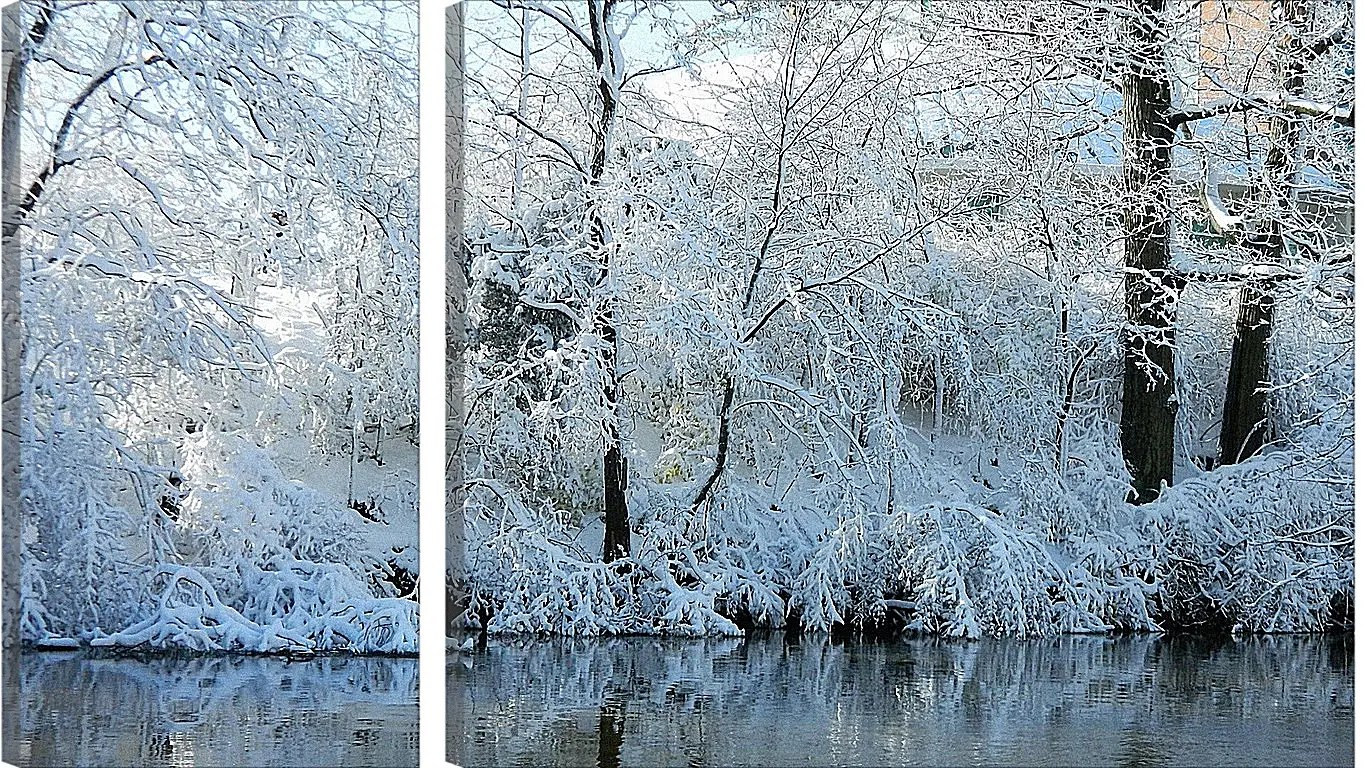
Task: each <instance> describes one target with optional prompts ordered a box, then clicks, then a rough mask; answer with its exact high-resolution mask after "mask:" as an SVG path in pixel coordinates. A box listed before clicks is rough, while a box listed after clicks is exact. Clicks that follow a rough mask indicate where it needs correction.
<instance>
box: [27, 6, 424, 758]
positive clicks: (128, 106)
mask: <svg viewBox="0 0 1365 768" xmlns="http://www.w3.org/2000/svg"><path fill="white" fill-rule="evenodd" d="M417 29H418V12H417V4H416V3H415V2H407V3H405V2H379V1H371V2H363V1H357V2H308V1H307V0H297V1H296V2H264V1H263V2H214V1H212V0H209V1H208V2H135V1H134V0H126V1H124V2H97V3H91V2H53V1H50V0H20V2H18V3H14V4H10V5H8V6H6V7H5V9H4V67H5V69H4V78H3V82H4V124H3V155H4V157H3V161H4V163H3V169H4V189H3V192H4V195H3V249H4V250H3V261H2V264H3V284H2V285H3V299H4V307H3V309H4V321H5V323H4V338H3V342H4V344H3V350H4V352H3V354H4V382H3V384H4V386H3V404H4V408H3V426H4V431H3V436H4V437H3V445H2V446H0V448H3V451H2V452H0V457H2V458H3V464H4V473H3V479H4V485H3V489H4V508H3V521H4V562H3V579H4V600H3V607H4V646H5V654H4V657H3V660H2V661H3V664H2V665H0V668H2V669H3V675H4V683H5V685H4V692H5V701H4V705H5V706H4V719H5V722H4V732H3V734H2V735H3V752H4V754H3V758H4V760H5V762H8V763H12V764H16V765H20V766H39V765H42V766H55V765H103V766H114V765H177V766H236V765H242V766H255V765H271V766H304V765H309V766H311V765H327V766H351V765H355V766H360V765H382V766H402V765H416V764H417V757H418V755H417V727H418V726H417V720H418V717H417V659H416V653H417V645H418V642H417V626H418V608H417V579H418V556H417V539H418V526H417V460H418V449H417V442H418V440H417V415H418V413H417V402H418V386H417V377H418V365H417V362H418V361H417V358H418V355H417V348H418V324H417V291H418V250H417V240H418V238H417V231H418V205H417V198H418V183H417V180H418V170H417V161H418V158H417V82H418V74H417Z"/></svg>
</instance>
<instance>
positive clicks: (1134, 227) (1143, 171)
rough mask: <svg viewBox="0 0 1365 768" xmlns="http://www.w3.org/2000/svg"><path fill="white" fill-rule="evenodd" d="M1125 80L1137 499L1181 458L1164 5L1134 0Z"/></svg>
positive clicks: (1126, 384) (1128, 330) (1129, 457)
mask: <svg viewBox="0 0 1365 768" xmlns="http://www.w3.org/2000/svg"><path fill="white" fill-rule="evenodd" d="M1134 9H1135V10H1136V11H1137V13H1136V14H1135V15H1134V16H1133V17H1131V18H1129V19H1128V20H1127V21H1126V22H1125V23H1126V24H1127V35H1128V41H1129V44H1130V49H1129V51H1128V53H1129V56H1130V57H1131V64H1130V65H1129V67H1128V69H1127V71H1126V72H1124V74H1123V79H1122V86H1123V88H1122V90H1123V191H1124V210H1123V235H1124V248H1123V250H1124V267H1125V269H1124V276H1123V289H1124V291H1123V292H1124V309H1125V319H1126V321H1127V322H1126V324H1125V330H1124V339H1123V405H1122V412H1121V414H1120V417H1119V442H1120V444H1121V447H1122V449H1123V460H1124V462H1125V463H1126V464H1127V466H1128V470H1129V471H1130V472H1131V473H1132V475H1133V493H1132V496H1131V500H1132V501H1135V502H1136V503H1139V504H1141V503H1146V502H1148V501H1151V500H1153V499H1155V498H1156V497H1157V494H1158V493H1159V492H1160V489H1161V486H1162V484H1166V485H1169V484H1170V483H1171V478H1172V470H1173V466H1174V458H1175V454H1174V451H1175V414H1176V408H1177V404H1176V400H1175V362H1174V360H1175V355H1174V353H1175V328H1174V324H1173V316H1174V312H1175V300H1176V282H1175V276H1174V275H1173V274H1172V272H1171V268H1170V245H1169V231H1170V220H1169V217H1170V199H1171V146H1172V144H1173V143H1174V139H1175V128H1174V125H1173V123H1172V122H1171V121H1170V120H1169V119H1168V115H1169V114H1170V112H1171V106H1172V105H1171V84H1170V80H1169V77H1168V76H1167V74H1166V71H1165V64H1164V62H1163V60H1162V38H1163V31H1164V30H1163V23H1162V19H1161V16H1162V12H1163V11H1164V9H1165V0H1136V2H1135V8H1134Z"/></svg>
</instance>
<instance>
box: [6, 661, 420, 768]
mask: <svg viewBox="0 0 1365 768" xmlns="http://www.w3.org/2000/svg"><path fill="white" fill-rule="evenodd" d="M19 673H20V688H19V719H20V723H19V728H20V742H19V758H20V761H21V765H23V766H224V765H233V766H267V765H268V766H337V767H338V768H340V767H341V766H357V767H360V766H386V767H388V766H416V765H417V659H415V658H393V657H376V656H353V657H343V656H328V657H319V658H312V659H306V660H287V659H282V658H274V657H262V656H228V655H212V656H152V657H146V658H128V657H124V658H92V657H89V656H87V655H85V654H82V653H69V652H25V653H23V654H22V655H21V656H20V664H19ZM7 752H8V750H7Z"/></svg>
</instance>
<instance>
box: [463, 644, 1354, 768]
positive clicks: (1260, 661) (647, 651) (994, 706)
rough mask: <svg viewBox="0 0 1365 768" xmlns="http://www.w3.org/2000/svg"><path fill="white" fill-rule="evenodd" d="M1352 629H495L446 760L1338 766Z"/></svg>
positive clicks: (1350, 692) (1345, 743) (466, 670)
mask: <svg viewBox="0 0 1365 768" xmlns="http://www.w3.org/2000/svg"><path fill="white" fill-rule="evenodd" d="M1352 675H1353V658H1352V654H1351V646H1350V639H1349V638H1324V637H1316V638H1310V637H1273V638H1253V639H1247V640H1240V641H1234V640H1231V639H1226V640H1224V639H1207V638H1205V639H1200V638H1160V637H1151V636H1148V637H1125V638H1103V637H1064V638H1058V639H1053V640H1044V641H1007V640H1000V641H989V640H988V641H981V642H974V643H969V642H947V641H938V640H933V639H923V640H915V641H912V642H907V643H894V644H856V643H850V644H831V643H827V642H818V641H811V640H806V641H804V642H799V643H789V642H786V641H784V640H783V639H782V638H763V639H748V640H726V641H706V642H682V641H677V642H668V641H661V640H656V639H642V638H631V639H614V640H602V641H583V640H578V641H573V640H557V641H543V640H542V641H530V640H528V641H523V642H507V641H498V640H493V641H490V643H489V645H488V647H487V648H486V649H482V650H478V651H476V652H475V653H472V654H459V653H457V654H454V655H453V656H452V657H451V660H450V662H449V663H448V666H447V677H448V685H449V688H448V690H447V708H448V713H449V717H450V734H449V744H448V746H449V753H450V757H451V758H452V759H453V760H454V761H455V762H457V763H459V764H462V765H466V766H492V765H499V766H506V765H527V766H531V765H597V766H602V767H603V768H616V767H618V766H622V765H636V766H640V765H1002V764H1003V765H1252V764H1255V765H1319V766H1320V765H1349V764H1351V762H1352V754H1353V752H1352V747H1353V738H1354V730H1353V723H1352V717H1353V709H1354V702H1353V699H1354V684H1353V679H1352Z"/></svg>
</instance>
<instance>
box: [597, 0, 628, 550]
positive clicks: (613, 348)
mask: <svg viewBox="0 0 1365 768" xmlns="http://www.w3.org/2000/svg"><path fill="white" fill-rule="evenodd" d="M613 4H614V3H613V0H588V27H589V30H590V32H591V35H592V47H593V52H592V53H593V60H594V63H595V64H596V65H597V71H598V72H600V73H601V76H600V77H599V79H598V82H597V91H598V96H599V98H600V100H601V103H602V104H601V105H602V111H601V112H600V113H599V115H598V123H597V126H596V135H595V136H594V145H593V154H592V162H591V165H590V166H589V168H588V183H589V184H590V185H594V186H595V185H597V184H598V183H599V182H600V181H601V179H602V174H603V172H604V171H605V170H606V167H607V155H608V153H609V152H610V150H611V136H612V131H613V130H614V128H615V123H616V108H617V102H616V89H615V88H614V87H613V85H612V82H610V81H609V80H608V78H613V79H614V78H616V73H617V72H618V68H619V67H620V65H621V63H620V62H618V61H616V60H615V58H614V56H613V55H612V44H611V41H610V40H609V39H607V38H608V35H609V34H610V33H609V31H608V28H607V18H608V17H609V16H610V15H611V8H612V5H613ZM591 238H592V240H591V245H592V249H593V251H594V252H595V253H596V254H597V255H598V259H599V275H598V286H599V287H604V286H606V285H607V283H608V282H609V278H610V273H611V233H610V231H609V230H608V228H607V222H606V220H605V219H604V218H603V216H602V211H601V210H600V209H599V208H597V207H596V204H594V208H593V212H592V230H591ZM593 325H594V330H596V331H597V334H598V335H599V336H601V338H602V341H603V346H604V347H605V351H604V352H603V354H602V371H603V377H604V378H605V381H604V383H603V390H604V391H603V395H604V397H605V399H606V406H607V425H606V445H605V446H604V448H603V451H602V522H603V525H604V526H605V528H606V531H605V533H604V535H603V537H602V559H603V560H604V561H606V562H611V561H613V560H615V559H617V558H619V557H626V556H628V555H630V510H629V509H628V508H627V507H626V483H627V475H626V462H625V459H624V457H623V456H622V455H621V431H620V427H619V426H618V425H617V423H616V417H617V407H618V406H617V404H618V403H619V401H620V395H621V383H620V381H619V379H618V378H617V374H616V358H617V346H618V344H619V343H620V341H619V337H618V335H617V332H616V311H615V309H614V308H613V306H612V300H611V299H610V298H608V299H607V301H606V302H605V305H604V307H603V308H602V309H601V310H600V311H598V312H597V313H596V315H595V316H594V318H593Z"/></svg>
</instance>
